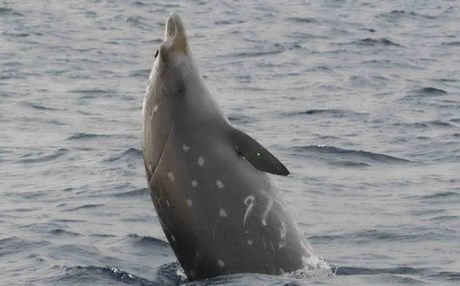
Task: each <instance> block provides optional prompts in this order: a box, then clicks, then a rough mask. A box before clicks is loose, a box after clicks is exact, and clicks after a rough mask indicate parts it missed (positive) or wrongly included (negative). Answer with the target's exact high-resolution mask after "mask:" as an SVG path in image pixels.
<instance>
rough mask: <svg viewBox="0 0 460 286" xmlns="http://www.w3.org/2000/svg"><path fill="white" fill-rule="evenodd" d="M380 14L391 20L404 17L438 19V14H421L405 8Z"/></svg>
mask: <svg viewBox="0 0 460 286" xmlns="http://www.w3.org/2000/svg"><path fill="white" fill-rule="evenodd" d="M379 16H380V17H383V18H387V19H389V20H397V19H403V18H415V19H416V18H421V19H436V16H431V15H425V14H419V13H416V12H413V11H410V12H407V11H404V10H392V11H390V12H385V13H381V14H380V15H379Z"/></svg>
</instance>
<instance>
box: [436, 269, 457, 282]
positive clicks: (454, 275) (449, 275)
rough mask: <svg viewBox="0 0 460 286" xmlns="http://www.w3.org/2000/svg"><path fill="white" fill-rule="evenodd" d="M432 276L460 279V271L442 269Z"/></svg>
mask: <svg viewBox="0 0 460 286" xmlns="http://www.w3.org/2000/svg"><path fill="white" fill-rule="evenodd" d="M430 277H431V278H442V279H445V280H449V281H460V272H452V271H442V272H439V273H437V274H433V275H430Z"/></svg>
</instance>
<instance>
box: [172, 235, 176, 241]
mask: <svg viewBox="0 0 460 286" xmlns="http://www.w3.org/2000/svg"><path fill="white" fill-rule="evenodd" d="M171 240H172V241H173V242H176V237H175V236H174V235H172V234H171Z"/></svg>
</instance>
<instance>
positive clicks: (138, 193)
mask: <svg viewBox="0 0 460 286" xmlns="http://www.w3.org/2000/svg"><path fill="white" fill-rule="evenodd" d="M148 193H149V190H148V189H147V188H141V189H137V190H132V191H126V192H122V193H117V194H115V195H114V197H117V198H126V197H137V196H145V195H147V194H148Z"/></svg>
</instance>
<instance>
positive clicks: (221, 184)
mask: <svg viewBox="0 0 460 286" xmlns="http://www.w3.org/2000/svg"><path fill="white" fill-rule="evenodd" d="M216 185H217V187H218V188H219V189H222V188H223V187H224V184H223V183H222V182H221V181H219V180H217V181H216Z"/></svg>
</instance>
